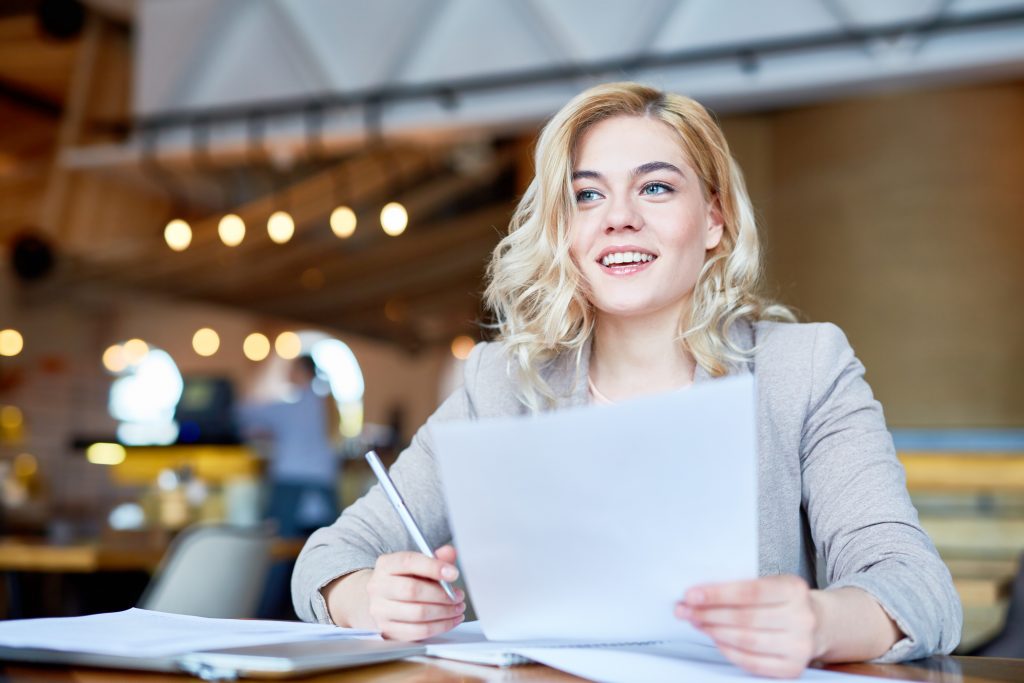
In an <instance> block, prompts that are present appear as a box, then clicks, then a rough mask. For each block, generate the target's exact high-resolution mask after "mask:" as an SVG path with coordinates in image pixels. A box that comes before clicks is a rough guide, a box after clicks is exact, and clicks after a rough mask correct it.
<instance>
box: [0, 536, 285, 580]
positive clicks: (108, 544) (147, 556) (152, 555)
mask: <svg viewBox="0 0 1024 683" xmlns="http://www.w3.org/2000/svg"><path fill="white" fill-rule="evenodd" d="M304 542H305V541H304V540H297V539H287V538H276V539H274V541H273V543H272V545H271V549H270V552H271V555H272V556H273V557H274V558H275V559H295V558H296V557H298V555H299V551H300V550H302V546H303V544H304ZM168 543H169V539H168V538H163V539H159V538H155V539H153V540H151V541H146V542H142V541H139V540H138V539H135V540H132V541H130V542H129V541H124V540H122V541H118V540H113V539H101V540H94V541H83V542H79V543H69V544H64V545H57V544H53V543H48V542H47V541H45V540H41V539H32V538H25V537H16V536H7V537H0V571H16V572H53V573H61V574H63V573H69V574H78V573H89V572H101V571H132V570H138V571H148V572H151V571H153V570H154V569H156V567H157V565H158V564H160V559H161V558H162V557H163V556H164V552H165V551H166V550H167V546H168Z"/></svg>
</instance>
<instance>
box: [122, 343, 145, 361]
mask: <svg viewBox="0 0 1024 683" xmlns="http://www.w3.org/2000/svg"><path fill="white" fill-rule="evenodd" d="M121 348H122V350H123V352H124V360H125V363H127V364H128V365H137V364H138V363H140V362H141V361H142V359H143V358H145V357H146V354H147V353H149V344H147V343H146V342H144V341H142V340H141V339H129V340H128V341H126V342H125V343H124V345H123V346H122V347H121Z"/></svg>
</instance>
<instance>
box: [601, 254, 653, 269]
mask: <svg viewBox="0 0 1024 683" xmlns="http://www.w3.org/2000/svg"><path fill="white" fill-rule="evenodd" d="M653 260H654V257H653V256H651V255H650V254H642V253H640V252H639V251H620V252H616V253H614V254H608V255H606V256H605V257H604V258H602V259H601V265H604V266H615V265H618V264H620V263H647V262H648V261H653Z"/></svg>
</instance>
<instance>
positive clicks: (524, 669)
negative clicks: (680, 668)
mask: <svg viewBox="0 0 1024 683" xmlns="http://www.w3.org/2000/svg"><path fill="white" fill-rule="evenodd" d="M830 668H831V669H832V670H835V671H842V672H846V673H856V674H863V675H868V676H878V677H881V678H888V679H892V680H901V681H927V682H928V683H1011V682H1012V683H1019V682H1020V681H1024V660H1018V659H993V658H984V657H931V658H929V659H924V660H920V661H917V662H912V663H910V664H899V665H896V664H886V665H880V664H849V665H843V666H835V667H830ZM0 680H2V681H4V682H5V683H8V682H9V683H107V682H109V683H134V682H135V681H140V682H141V683H183V681H189V680H199V679H194V678H186V677H185V676H176V675H169V674H147V673H142V672H135V671H112V670H108V669H87V668H68V667H48V666H27V665H13V664H2V663H0ZM299 680H301V681H302V682H303V683H364V682H369V681H374V682H376V683H471V682H476V681H480V682H487V683H490V682H492V681H494V682H499V681H500V682H502V683H509V682H511V681H515V682H516V683H519V682H520V681H529V682H536V683H572V682H573V681H577V682H578V681H581V680H583V679H580V678H577V677H575V676H571V675H569V674H567V673H562V672H561V671H556V670H555V669H549V668H548V667H545V666H540V665H532V666H517V667H511V668H508V669H498V668H495V667H488V666H476V665H473V664H462V663H458V662H446V661H441V660H434V659H426V658H419V657H418V658H415V659H414V660H410V661H404V662H394V663H391V664H380V665H376V666H367V667H360V668H357V669H349V670H346V671H339V672H336V673H331V674H323V675H320V676H314V677H310V678H303V679H299ZM764 680H766V681H767V680H771V679H764ZM680 683H687V682H686V681H680Z"/></svg>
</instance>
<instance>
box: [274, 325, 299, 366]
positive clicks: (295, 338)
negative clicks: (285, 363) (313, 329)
mask: <svg viewBox="0 0 1024 683" xmlns="http://www.w3.org/2000/svg"><path fill="white" fill-rule="evenodd" d="M274 350H275V351H277V355H279V356H281V358H284V359H285V360H292V359H293V358H298V357H299V354H300V353H302V341H301V340H300V339H299V335H297V334H295V333H294V332H282V333H281V334H279V335H277V339H275V340H274Z"/></svg>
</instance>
